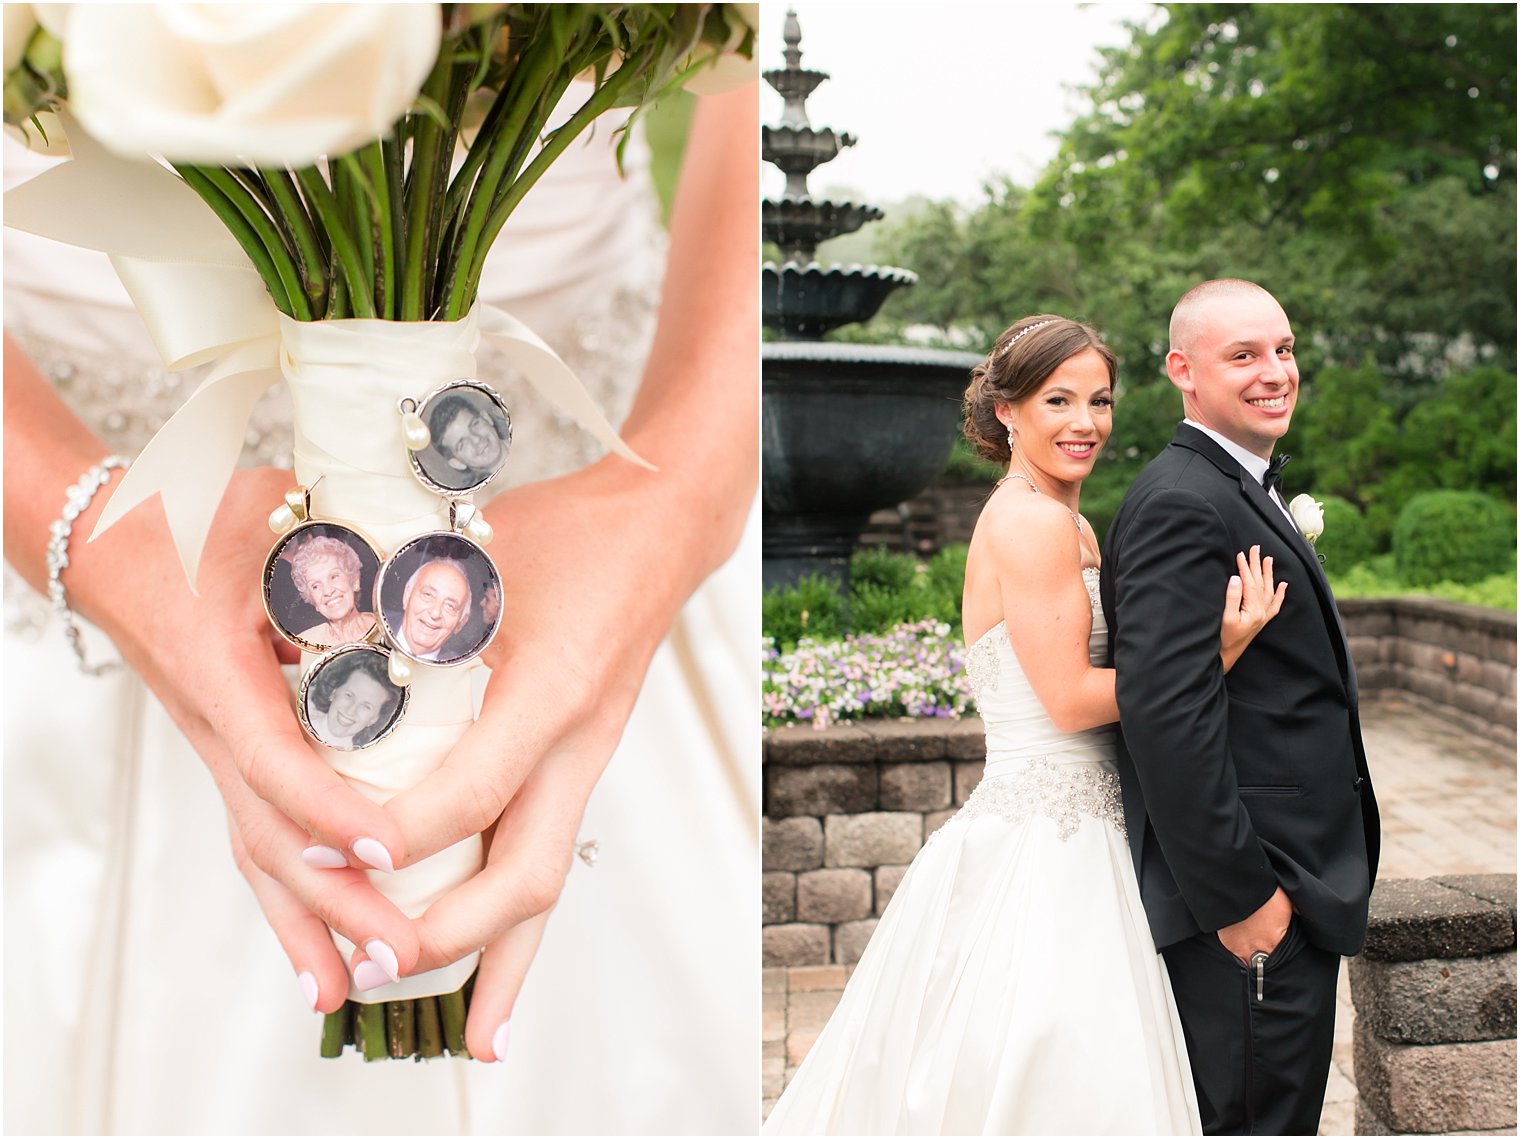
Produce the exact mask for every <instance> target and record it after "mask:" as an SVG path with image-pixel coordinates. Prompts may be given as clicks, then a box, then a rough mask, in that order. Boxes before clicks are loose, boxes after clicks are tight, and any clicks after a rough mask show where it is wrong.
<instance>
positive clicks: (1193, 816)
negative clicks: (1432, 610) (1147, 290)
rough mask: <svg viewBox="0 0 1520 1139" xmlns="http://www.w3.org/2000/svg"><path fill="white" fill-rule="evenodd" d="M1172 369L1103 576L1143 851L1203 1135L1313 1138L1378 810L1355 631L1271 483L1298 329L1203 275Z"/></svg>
mask: <svg viewBox="0 0 1520 1139" xmlns="http://www.w3.org/2000/svg"><path fill="white" fill-rule="evenodd" d="M1166 365H1167V375H1168V377H1169V378H1170V379H1171V381H1172V383H1173V384H1174V385H1175V386H1176V387H1177V389H1178V390H1179V391H1181V392H1182V406H1183V410H1184V412H1185V414H1186V417H1187V418H1186V419H1185V421H1184V422H1183V423H1182V425H1181V426H1179V427H1178V428H1177V433H1176V435H1175V436H1174V437H1173V439H1172V442H1171V445H1170V446H1169V447H1167V449H1166V450H1165V451H1163V452H1162V453H1161V454H1160V455H1158V456H1157V457H1156V458H1155V459H1154V460H1153V461H1152V462H1151V463H1150V465H1149V466H1147V467H1146V468H1145V470H1144V471H1143V472H1142V473H1141V475H1140V477H1139V478H1138V479H1136V480H1135V483H1134V485H1133V486H1131V487H1130V489H1129V492H1128V493H1127V494H1126V495H1125V497H1124V502H1123V505H1122V506H1120V508H1119V512H1118V514H1117V515H1116V516H1115V518H1114V521H1113V525H1112V526H1111V527H1110V528H1109V532H1108V550H1107V554H1106V556H1105V558H1104V566H1103V578H1102V600H1103V611H1104V615H1105V617H1106V618H1107V621H1108V626H1109V630H1110V638H1111V640H1110V643H1111V645H1112V650H1111V651H1112V656H1113V664H1114V667H1115V668H1116V669H1117V672H1118V676H1117V684H1116V688H1117V695H1118V701H1119V723H1120V730H1121V744H1120V748H1119V775H1120V780H1121V784H1122V788H1123V796H1124V813H1125V816H1126V819H1127V820H1128V825H1129V840H1130V846H1131V851H1132V853H1133V855H1134V859H1135V867H1136V871H1137V873H1138V876H1139V879H1140V891H1141V896H1142V898H1143V900H1144V903H1145V909H1146V913H1147V916H1148V917H1149V919H1150V925H1151V932H1152V933H1153V934H1154V935H1155V939H1156V945H1157V947H1158V948H1159V949H1160V950H1161V951H1162V953H1163V954H1164V956H1165V958H1166V963H1167V969H1168V972H1169V973H1170V975H1171V981H1172V988H1173V991H1174V993H1175V994H1176V1000H1177V1008H1178V1012H1179V1013H1180V1015H1181V1019H1182V1026H1183V1031H1184V1034H1185V1036H1186V1038H1187V1045H1188V1052H1189V1055H1190V1056H1191V1059H1192V1065H1193V1079H1194V1083H1195V1085H1196V1086H1197V1090H1198V1106H1199V1109H1200V1111H1201V1113H1202V1118H1203V1130H1204V1133H1205V1134H1212V1135H1241V1134H1266V1135H1313V1134H1314V1133H1315V1132H1316V1131H1317V1130H1318V1124H1319V1114H1320V1107H1321V1105H1322V1103H1323V1100H1324V1093H1325V1082H1326V1079H1327V1077H1328V1075H1329V1070H1330V1051H1331V1043H1332V1037H1333V1030H1334V1024H1335V987H1336V976H1337V973H1338V971H1339V968H1340V959H1341V956H1342V955H1346V954H1354V953H1356V952H1357V951H1358V950H1359V949H1360V948H1361V945H1362V941H1363V938H1364V937H1365V936H1366V930H1367V896H1368V894H1369V892H1370V890H1371V883H1372V879H1373V876H1374V874H1375V872H1376V869H1377V855H1378V814H1377V803H1376V801H1375V800H1374V799H1373V795H1372V785H1371V784H1370V783H1369V782H1368V778H1367V760H1366V756H1365V754H1364V753H1363V750H1362V736H1361V729H1360V726H1359V723H1358V719H1357V696H1356V676H1355V673H1354V672H1353V670H1352V665H1351V656H1350V653H1349V651H1348V649H1347V645H1346V638H1345V634H1344V631H1343V630H1342V628H1341V624H1340V619H1339V617H1338V616H1337V614H1336V611H1335V603H1334V600H1333V599H1332V598H1331V596H1330V587H1329V585H1328V584H1327V583H1326V581H1325V576H1324V573H1323V572H1322V571H1321V569H1320V566H1319V562H1318V560H1317V559H1316V558H1315V555H1314V550H1313V547H1312V546H1311V545H1310V544H1309V542H1308V541H1307V540H1306V539H1305V538H1304V537H1303V535H1302V534H1301V533H1300V532H1299V530H1298V528H1297V526H1295V525H1294V523H1293V522H1292V520H1291V519H1290V517H1289V515H1288V512H1287V509H1286V506H1285V505H1284V502H1285V500H1284V499H1283V498H1282V495H1281V476H1280V474H1278V473H1277V471H1276V470H1275V469H1274V470H1270V471H1269V463H1268V460H1269V459H1270V458H1271V455H1272V449H1273V446H1274V444H1275V443H1276V442H1277V440H1278V439H1280V438H1281V437H1282V436H1283V435H1284V434H1285V433H1286V432H1287V430H1288V424H1289V421H1290V419H1291V417H1292V415H1293V408H1294V403H1295V401H1296V400H1297V398H1298V365H1297V363H1296V362H1295V360H1294V356H1293V331H1292V329H1291V327H1290V326H1289V324H1288V318H1287V316H1286V315H1285V314H1284V313H1283V310H1282V307H1281V306H1280V305H1278V303H1277V301H1276V300H1274V299H1273V297H1272V295H1271V294H1270V293H1268V292H1267V291H1266V290H1265V289H1262V288H1261V287H1260V286H1258V285H1254V284H1251V283H1250V282H1248V281H1236V280H1221V281H1208V282H1205V283H1204V284H1202V285H1199V286H1198V287H1197V288H1195V289H1193V290H1192V291H1190V292H1189V293H1188V294H1187V295H1186V296H1184V297H1183V298H1182V300H1181V301H1179V302H1178V304H1177V307H1176V309H1175V310H1174V311H1173V313H1172V324H1171V351H1170V352H1169V353H1168V354H1167V358H1166ZM1282 461H1285V459H1284V460H1280V461H1279V462H1278V464H1276V466H1277V467H1280V465H1281V462H1282ZM1254 545H1259V546H1260V547H1261V552H1262V556H1263V557H1267V556H1270V557H1271V558H1272V559H1273V569H1274V571H1275V574H1276V578H1277V580H1278V581H1286V582H1288V591H1287V595H1286V599H1285V600H1284V602H1283V607H1282V611H1281V612H1280V613H1279V614H1278V616H1277V617H1276V618H1275V619H1274V620H1273V621H1272V622H1271V623H1270V624H1268V625H1267V626H1266V628H1265V629H1263V630H1262V631H1261V633H1260V634H1259V635H1258V636H1257V637H1256V639H1255V641H1253V642H1252V644H1251V645H1250V647H1249V648H1248V649H1247V650H1246V652H1245V655H1244V656H1242V657H1241V659H1240V661H1239V662H1238V663H1237V664H1236V665H1235V667H1234V668H1233V669H1232V670H1231V672H1230V674H1229V675H1228V676H1225V675H1224V674H1223V673H1222V671H1221V668H1220V662H1219V601H1220V598H1221V596H1222V595H1223V591H1224V588H1225V584H1226V582H1227V581H1228V580H1229V578H1230V576H1231V575H1232V574H1233V573H1234V572H1235V554H1236V552H1237V551H1242V550H1246V551H1248V550H1249V549H1250V547H1251V546H1254Z"/></svg>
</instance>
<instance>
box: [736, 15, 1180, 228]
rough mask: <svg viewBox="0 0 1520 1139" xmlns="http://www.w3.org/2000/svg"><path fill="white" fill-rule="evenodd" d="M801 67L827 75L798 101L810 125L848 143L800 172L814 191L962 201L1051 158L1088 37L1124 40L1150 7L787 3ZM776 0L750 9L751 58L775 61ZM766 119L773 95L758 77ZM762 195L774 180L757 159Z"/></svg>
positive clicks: (770, 118)
mask: <svg viewBox="0 0 1520 1139" xmlns="http://www.w3.org/2000/svg"><path fill="white" fill-rule="evenodd" d="M790 6H791V7H794V8H795V9H796V12H797V19H798V21H799V22H800V23H801V25H802V66H803V67H804V68H813V69H817V70H820V71H826V72H828V73H829V75H830V76H831V78H830V79H828V80H827V81H825V82H824V83H823V84H822V85H821V86H819V88H818V89H817V91H815V92H814V94H813V95H812V96H811V97H810V98H809V99H808V103H807V109H808V118H809V119H810V120H811V121H812V124H813V125H814V126H815V127H833V128H834V129H835V130H840V131H847V132H849V133H850V134H853V135H854V136H855V137H856V139H857V140H858V141H857V142H856V144H855V146H854V147H853V148H851V149H848V150H846V151H844V152H843V153H842V154H840V156H839V157H838V158H836V159H835V160H834V161H833V162H830V163H828V164H827V165H826V166H823V167H821V168H820V169H819V170H818V171H817V172H816V173H815V174H813V175H812V176H811V178H810V179H809V188H810V189H811V190H812V192H813V193H814V194H815V195H818V194H820V193H821V192H822V191H825V190H827V189H829V188H830V187H839V186H843V187H849V188H850V189H852V190H854V191H856V194H857V196H858V197H864V198H866V199H867V200H870V201H874V202H892V201H899V200H901V199H903V198H905V197H907V196H909V195H912V194H922V195H924V196H926V197H930V198H955V199H958V200H961V201H964V202H974V201H976V200H978V198H979V197H980V187H981V185H982V182H983V181H984V180H985V179H987V178H988V177H990V176H993V175H997V174H1007V175H1009V176H1011V177H1012V178H1013V179H1014V180H1015V181H1017V182H1020V183H1024V184H1027V183H1029V182H1030V181H1032V180H1033V178H1034V177H1035V175H1037V174H1038V173H1039V171H1040V170H1041V169H1043V168H1044V166H1045V164H1046V162H1048V161H1049V160H1050V159H1051V158H1052V157H1053V156H1054V155H1055V150H1056V144H1055V141H1054V139H1053V138H1052V137H1051V132H1052V131H1059V130H1060V129H1062V128H1063V127H1065V126H1066V125H1067V124H1069V123H1070V122H1071V120H1072V119H1073V118H1074V117H1075V115H1076V113H1077V111H1078V109H1079V108H1080V107H1081V105H1082V104H1081V100H1080V99H1079V97H1078V96H1077V95H1076V94H1075V93H1073V92H1072V91H1071V90H1070V88H1071V87H1073V86H1075V85H1078V84H1083V83H1090V82H1092V81H1093V80H1094V79H1096V77H1097V66H1098V55H1097V50H1096V49H1097V47H1099V46H1115V45H1118V44H1122V43H1126V42H1128V35H1127V33H1126V32H1125V30H1124V27H1123V25H1124V21H1126V20H1132V21H1145V20H1147V19H1150V18H1153V15H1154V13H1155V11H1156V10H1155V8H1154V6H1153V5H1151V4H1142V3H1134V2H1133V0H1112V2H1105V3H1091V4H1075V3H1066V4H1047V3H1035V4H1023V3H1020V4H1011V3H1006V2H1005V3H966V2H961V0H934V2H933V3H930V2H928V0H920V2H919V3H916V4H899V3H859V2H849V0H797V2H796V3H795V4H793V5H790ZM787 8H788V5H787V4H786V3H784V2H780V3H770V2H767V3H765V4H764V5H762V7H761V23H760V66H761V69H762V70H766V71H768V70H770V69H772V68H777V67H781V66H783V60H782V58H781V52H782V50H783V47H784V45H783V43H782V40H781V29H782V23H783V21H784V20H785V17H786V11H787ZM761 92H762V97H761V112H762V119H763V121H764V122H766V123H770V124H775V123H777V122H779V121H780V118H781V97H780V96H779V95H777V94H776V93H775V92H774V91H773V90H771V88H770V85H769V84H766V83H762V84H761ZM765 170H766V176H765V179H766V180H765V192H766V194H767V195H769V196H775V195H778V194H779V193H780V192H781V186H782V182H783V179H782V177H781V173H780V172H779V171H778V170H776V169H775V168H774V167H772V166H770V165H767V166H766V167H765Z"/></svg>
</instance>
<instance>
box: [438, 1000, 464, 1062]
mask: <svg viewBox="0 0 1520 1139" xmlns="http://www.w3.org/2000/svg"><path fill="white" fill-rule="evenodd" d="M465 1011H466V1007H465V995H464V990H463V989H460V990H458V991H457V992H452V993H444V994H443V995H442V996H440V997H439V998H438V1015H439V1018H440V1019H441V1020H442V1021H443V1046H444V1048H445V1049H447V1050H448V1051H449V1053H450V1054H452V1055H454V1056H468V1055H469V1054H470V1050H469V1049H468V1048H466V1047H465V1044H464V1018H465Z"/></svg>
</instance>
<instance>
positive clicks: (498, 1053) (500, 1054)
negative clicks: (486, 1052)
mask: <svg viewBox="0 0 1520 1139" xmlns="http://www.w3.org/2000/svg"><path fill="white" fill-rule="evenodd" d="M511 1036H512V1022H511V1021H510V1020H504V1021H502V1022H501V1023H500V1024H498V1025H497V1026H496V1031H495V1032H493V1033H492V1034H491V1055H493V1056H495V1057H496V1062H497V1063H498V1064H500V1063H501V1062H502V1061H503V1060H505V1059H506V1058H507V1041H508V1040H509V1039H511Z"/></svg>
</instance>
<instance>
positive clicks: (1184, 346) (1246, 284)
mask: <svg viewBox="0 0 1520 1139" xmlns="http://www.w3.org/2000/svg"><path fill="white" fill-rule="evenodd" d="M1246 296H1252V297H1266V298H1268V299H1269V300H1275V298H1273V297H1272V294H1271V293H1269V292H1267V290H1266V289H1264V288H1262V287H1261V286H1260V285H1257V284H1253V283H1252V282H1250V281H1242V280H1239V279H1238V278H1235V277H1223V278H1221V279H1219V280H1217V281H1205V282H1204V283H1203V284H1201V285H1194V286H1193V287H1192V288H1191V289H1189V290H1188V291H1187V292H1186V293H1184V294H1183V297H1182V299H1181V300H1180V301H1178V302H1177V307H1176V308H1174V309H1172V324H1171V330H1170V331H1171V340H1172V344H1171V350H1172V351H1173V352H1181V353H1183V354H1184V355H1191V354H1192V353H1193V352H1194V351H1195V348H1196V344H1197V338H1198V330H1199V328H1200V327H1202V325H1203V321H1204V314H1205V312H1207V310H1208V309H1209V307H1210V306H1211V305H1212V304H1213V303H1214V302H1215V301H1220V300H1235V299H1238V298H1241V297H1246Z"/></svg>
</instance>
